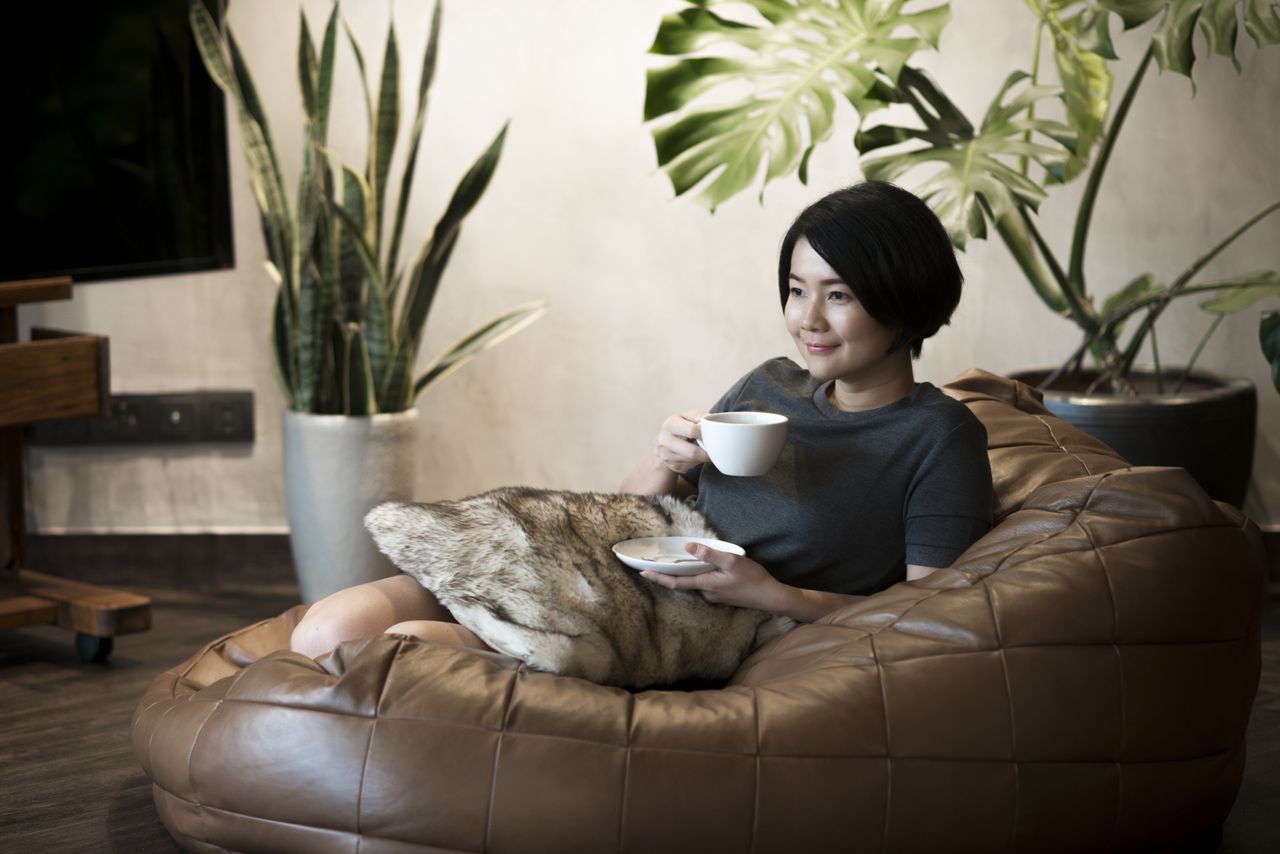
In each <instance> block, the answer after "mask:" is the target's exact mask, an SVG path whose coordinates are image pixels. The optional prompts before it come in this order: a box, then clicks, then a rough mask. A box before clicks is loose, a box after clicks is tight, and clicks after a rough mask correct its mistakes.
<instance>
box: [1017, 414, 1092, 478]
mask: <svg viewBox="0 0 1280 854" xmlns="http://www.w3.org/2000/svg"><path fill="white" fill-rule="evenodd" d="M1031 417H1032V418H1034V419H1035V420H1037V421H1039V422H1040V423H1041V424H1042V425H1044V429H1045V430H1047V431H1048V433H1049V438H1051V439H1053V442H1054V444H1055V445H1057V446H1058V450H1060V451H1062V453H1064V454H1066V455H1067V456H1069V457H1071V458H1072V459H1073V460H1075V461H1076V462H1077V463H1079V464H1080V468H1082V469H1084V473H1085V474H1093V473H1094V472H1093V470H1092V469H1090V468H1089V466H1088V465H1086V464H1085V461H1084V460H1082V459H1080V455H1079V454H1077V453H1076V452H1075V451H1068V450H1067V447H1066V445H1064V444H1062V440H1061V439H1059V438H1058V434H1057V433H1055V432H1053V425H1051V424H1050V423H1049V422H1048V421H1046V420H1045V419H1044V417H1043V416H1040V415H1033V416H1031Z"/></svg>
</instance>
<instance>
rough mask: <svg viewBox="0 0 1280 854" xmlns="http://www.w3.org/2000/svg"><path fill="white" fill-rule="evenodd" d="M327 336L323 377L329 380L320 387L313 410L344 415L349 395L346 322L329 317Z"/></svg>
mask: <svg viewBox="0 0 1280 854" xmlns="http://www.w3.org/2000/svg"><path fill="white" fill-rule="evenodd" d="M325 330H326V332H327V333H328V336H329V347H328V349H327V350H326V356H327V360H326V362H325V365H324V372H325V378H326V379H329V380H331V381H332V382H330V383H325V384H324V385H323V386H322V387H321V395H320V399H319V400H317V402H316V407H315V409H314V411H315V412H324V413H333V414H337V415H346V414H348V413H347V406H348V401H349V399H350V397H351V395H350V390H349V389H348V386H347V381H348V373H347V360H348V358H349V356H350V353H349V352H348V344H347V341H348V337H347V328H346V324H344V323H342V322H341V321H339V320H338V318H336V317H330V318H329V319H328V322H327V324H326V326H325Z"/></svg>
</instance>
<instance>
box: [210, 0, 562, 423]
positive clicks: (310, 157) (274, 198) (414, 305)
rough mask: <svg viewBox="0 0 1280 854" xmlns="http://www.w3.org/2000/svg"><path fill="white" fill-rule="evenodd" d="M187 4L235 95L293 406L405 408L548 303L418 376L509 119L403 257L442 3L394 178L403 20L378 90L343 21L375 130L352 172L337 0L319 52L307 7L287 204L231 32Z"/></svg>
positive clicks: (510, 318) (515, 314) (499, 322)
mask: <svg viewBox="0 0 1280 854" xmlns="http://www.w3.org/2000/svg"><path fill="white" fill-rule="evenodd" d="M189 12H190V21H191V31H192V33H193V35H194V37H195V42H196V45H197V47H198V49H199V51H200V55H201V57H202V58H203V60H204V65H205V68H206V69H207V70H208V72H209V76H210V77H211V78H212V79H213V81H214V83H216V84H217V85H218V87H219V88H221V89H222V90H223V91H224V92H225V93H226V94H227V96H228V98H229V99H230V101H231V103H232V105H233V106H234V109H235V111H236V115H237V118H238V121H239V127H240V135H241V138H242V140H243V143H244V154H245V159H246V160H247V161H248V164H249V180H250V183H251V186H252V189H253V197H254V200H255V201H256V202H257V205H258V210H259V213H260V215H261V217H260V219H261V225H262V234H263V238H264V240H265V242H266V247H267V261H266V267H267V272H268V274H269V275H270V277H271V278H272V280H274V282H275V283H276V286H277V296H276V301H275V315H274V322H273V341H274V350H275V361H276V366H277V368H278V374H279V377H280V380H281V383H282V385H283V387H284V389H285V392H286V394H287V396H288V400H289V405H290V407H291V408H292V409H294V410H297V411H299V412H312V413H334V414H346V415H372V414H375V413H379V412H399V411H403V410H405V409H408V408H410V407H411V406H413V404H414V401H415V400H416V399H417V396H418V395H419V394H421V393H422V392H423V391H424V390H425V389H426V388H428V387H429V386H430V385H432V384H433V383H435V382H437V381H439V380H440V379H442V378H443V377H444V376H446V375H448V374H449V373H451V372H452V371H454V370H456V369H458V368H459V367H461V366H462V365H463V364H465V363H466V362H468V361H469V360H470V359H472V358H474V357H475V356H476V355H478V354H479V353H480V352H482V351H484V350H485V349H487V348H489V347H492V346H493V345H495V344H496V343H498V342H499V341H501V340H503V339H504V338H506V337H508V336H510V335H512V334H514V333H516V332H517V331H519V330H520V329H522V328H524V327H525V326H527V325H528V324H530V323H532V322H533V321H534V320H536V319H537V318H538V317H539V316H541V314H542V313H543V312H544V311H545V310H546V307H545V304H544V303H541V302H539V303H530V304H527V305H521V306H517V307H515V308H513V309H511V310H509V311H507V312H504V313H503V314H502V315H500V316H498V317H496V318H494V319H493V320H490V321H489V322H488V323H485V324H484V325H482V326H481V327H479V328H477V329H475V330H473V331H472V332H470V333H469V334H467V335H466V336H464V337H463V338H462V339H461V340H459V341H458V342H456V343H455V344H453V345H452V346H451V347H449V348H448V349H446V350H445V351H444V352H443V353H441V354H440V355H439V356H437V357H436V358H435V359H434V360H432V361H431V362H430V364H429V365H428V366H427V367H426V369H425V370H424V372H423V373H421V374H420V375H419V376H418V377H417V379H414V378H413V371H414V367H415V362H416V358H417V353H418V346H419V344H420V342H421V338H422V332H423V328H424V326H425V325H426V321H427V316H428V314H429V312H430V310H431V304H432V301H433V299H434V298H435V295H436V291H437V290H438V288H439V286H440V279H441V276H442V274H443V273H444V270H445V266H446V265H447V264H448V261H449V256H450V254H451V253H452V252H453V249H454V247H455V246H456V245H457V242H458V234H459V232H460V230H461V227H462V223H463V220H464V219H465V218H466V216H467V214H468V213H470V212H471V210H472V208H474V207H475V205H476V203H477V202H478V201H479V200H480V197H481V195H483V193H484V191H485V189H486V188H487V187H488V185H489V179H490V178H491V177H492V175H493V172H494V169H495V168H496V167H497V165H498V158H499V157H500V155H501V153H502V146H503V142H504V140H505V138H506V132H507V129H506V127H503V128H502V130H501V131H500V132H499V133H498V135H497V136H496V137H495V138H494V140H493V142H492V143H491V144H490V145H489V147H488V148H487V149H486V150H485V151H484V153H483V154H481V155H480V157H479V158H478V159H477V160H476V161H475V163H474V164H473V165H472V166H471V168H470V169H469V170H468V171H467V173H466V175H464V176H463V178H462V180H461V181H460V182H459V184H458V185H457V188H456V189H455V190H454V193H453V197H452V199H451V200H450V201H449V204H448V206H447V207H446V209H445V211H444V214H443V215H442V216H441V217H440V219H439V221H438V222H437V223H436V225H435V229H434V231H433V233H432V234H431V235H430V236H429V237H428V238H426V239H425V240H424V241H423V243H422V245H421V247H420V248H419V249H418V251H417V254H416V255H415V256H414V257H413V259H412V261H411V262H410V263H409V264H408V265H407V266H405V267H403V268H402V267H400V266H399V253H400V245H401V238H402V235H403V232H404V225H405V214H406V211H407V209H408V203H409V195H410V190H411V187H412V184H413V175H414V167H415V165H416V163H417V159H418V143H419V140H420V139H421V136H422V130H423V126H424V123H425V120H426V107H427V95H428V92H429V90H430V88H431V82H432V78H433V77H434V74H435V64H436V55H437V51H438V49H439V39H440V14H441V7H440V4H439V3H438V2H437V4H436V6H435V9H434V12H433V15H432V19H431V29H430V33H429V36H428V39H427V46H426V49H425V52H424V55H423V61H422V71H421V76H420V77H419V80H418V92H417V111H416V113H415V115H414V117H413V125H412V127H411V129H410V131H409V137H408V152H407V155H406V156H405V159H404V171H403V174H402V175H401V176H400V177H399V180H398V181H392V180H391V175H390V168H389V167H390V164H391V161H392V155H393V152H394V151H395V147H396V141H397V134H398V132H399V130H400V118H401V117H400V55H399V48H398V46H397V42H396V34H395V27H394V25H392V26H391V27H390V28H389V29H388V31H387V39H386V45H385V48H384V50H383V58H382V70H381V75H380V78H379V80H378V88H377V91H376V92H374V91H372V90H371V88H370V86H369V81H368V75H367V74H366V72H365V60H364V54H363V52H362V51H361V50H360V46H359V44H358V43H357V42H356V39H355V37H354V35H352V33H351V31H350V29H349V28H347V27H346V26H345V24H344V25H343V28H344V30H345V31H346V36H347V40H348V42H349V43H350V47H351V50H352V52H353V54H354V55H355V62H356V67H357V68H358V69H359V72H360V78H361V81H360V82H361V84H362V86H363V91H364V104H365V108H366V109H365V116H364V120H365V123H366V124H367V127H368V138H369V146H368V156H367V158H366V161H365V163H364V164H362V165H361V167H360V168H359V169H353V168H351V167H349V166H347V165H346V164H343V163H339V162H337V160H336V158H335V157H334V155H333V153H332V152H331V151H330V150H329V148H328V147H327V136H328V127H329V122H330V119H331V115H330V107H331V96H332V92H333V69H334V55H335V53H336V48H337V42H338V32H337V31H338V26H339V20H340V18H339V12H338V5H337V4H336V3H335V4H334V6H333V9H332V11H331V12H330V14H329V18H328V22H327V24H326V26H325V29H324V35H323V37H322V39H321V42H320V46H319V50H318V51H317V48H316V44H315V42H314V41H313V40H312V38H311V32H310V29H309V27H308V25H307V19H306V15H305V14H302V13H301V12H300V17H301V33H300V35H299V39H298V58H297V65H298V84H299V88H300V90H301V96H302V105H303V112H304V120H305V124H306V134H305V142H304V150H303V166H302V174H301V177H300V179H299V181H298V190H297V196H296V200H295V201H293V202H292V204H291V202H290V198H289V194H288V193H287V192H286V190H285V182H284V176H283V174H282V171H281V168H280V159H279V157H278V156H277V151H276V147H275V143H274V141H273V138H272V135H271V129H270V126H269V124H268V121H267V115H266V112H265V111H264V109H263V105H262V102H261V100H260V99H259V97H258V91H257V87H255V86H254V83H253V78H252V75H251V74H250V72H249V68H248V66H247V65H246V64H245V59H244V56H243V54H242V53H241V51H240V48H239V46H238V45H237V43H236V40H235V37H234V35H233V33H232V32H231V30H230V28H226V32H225V38H224V37H223V36H221V35H220V34H219V31H218V27H217V25H216V24H215V23H214V20H213V18H212V16H210V14H209V12H208V11H207V10H206V9H205V7H204V4H203V3H201V2H199V0H191V2H190V4H189ZM397 188H398V191H397ZM393 191H397V192H396V193H395V198H394V200H393V199H392V198H391V196H392V194H393Z"/></svg>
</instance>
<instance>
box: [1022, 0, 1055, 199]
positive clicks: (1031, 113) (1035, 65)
mask: <svg viewBox="0 0 1280 854" xmlns="http://www.w3.org/2000/svg"><path fill="white" fill-rule="evenodd" d="M1037 8H1038V9H1039V10H1040V22H1039V23H1038V24H1036V38H1035V41H1034V42H1033V43H1032V46H1031V85H1032V86H1035V85H1036V84H1037V83H1039V82H1040V40H1041V39H1042V38H1043V36H1044V23H1045V17H1046V16H1047V15H1048V14H1049V12H1048V10H1047V9H1046V8H1045V7H1044V6H1040V5H1039V4H1037ZM1035 116H1036V103H1035V101H1032V102H1031V103H1030V104H1027V120H1028V121H1030V120H1031V119H1034V118H1035ZM1022 141H1023V142H1027V143H1029V142H1031V131H1030V130H1028V131H1026V132H1025V133H1023V134H1022ZM1030 165H1031V158H1029V157H1027V155H1025V154H1024V155H1022V156H1021V157H1019V158H1018V171H1019V172H1020V173H1022V175H1023V177H1026V175H1027V171H1028V168H1029V167H1030Z"/></svg>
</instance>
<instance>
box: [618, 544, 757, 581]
mask: <svg viewBox="0 0 1280 854" xmlns="http://www.w3.org/2000/svg"><path fill="white" fill-rule="evenodd" d="M688 543H702V544H703V545H704V546H710V547H711V548H713V549H719V550H720V551H722V552H733V553H734V554H736V555H741V554H746V551H745V550H744V549H743V548H742V546H735V545H734V544H733V543H726V542H725V541H724V540H712V539H709V538H707V537H641V538H640V539H638V540H623V541H622V542H620V543H618V544H617V545H615V546H614V547H613V553H614V554H616V555H617V556H618V560H620V561H622V562H623V563H625V564H626V565H627V566H629V567H631V568H632V569H652V570H653V571H654V572H665V573H666V574H667V575H698V574H699V573H703V572H707V571H708V570H712V569H715V567H713V566H712V565H711V564H709V563H704V562H703V561H700V560H695V559H694V557H693V555H691V554H689V553H688V552H687V551H685V550H684V547H685V545H687V544H688Z"/></svg>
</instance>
